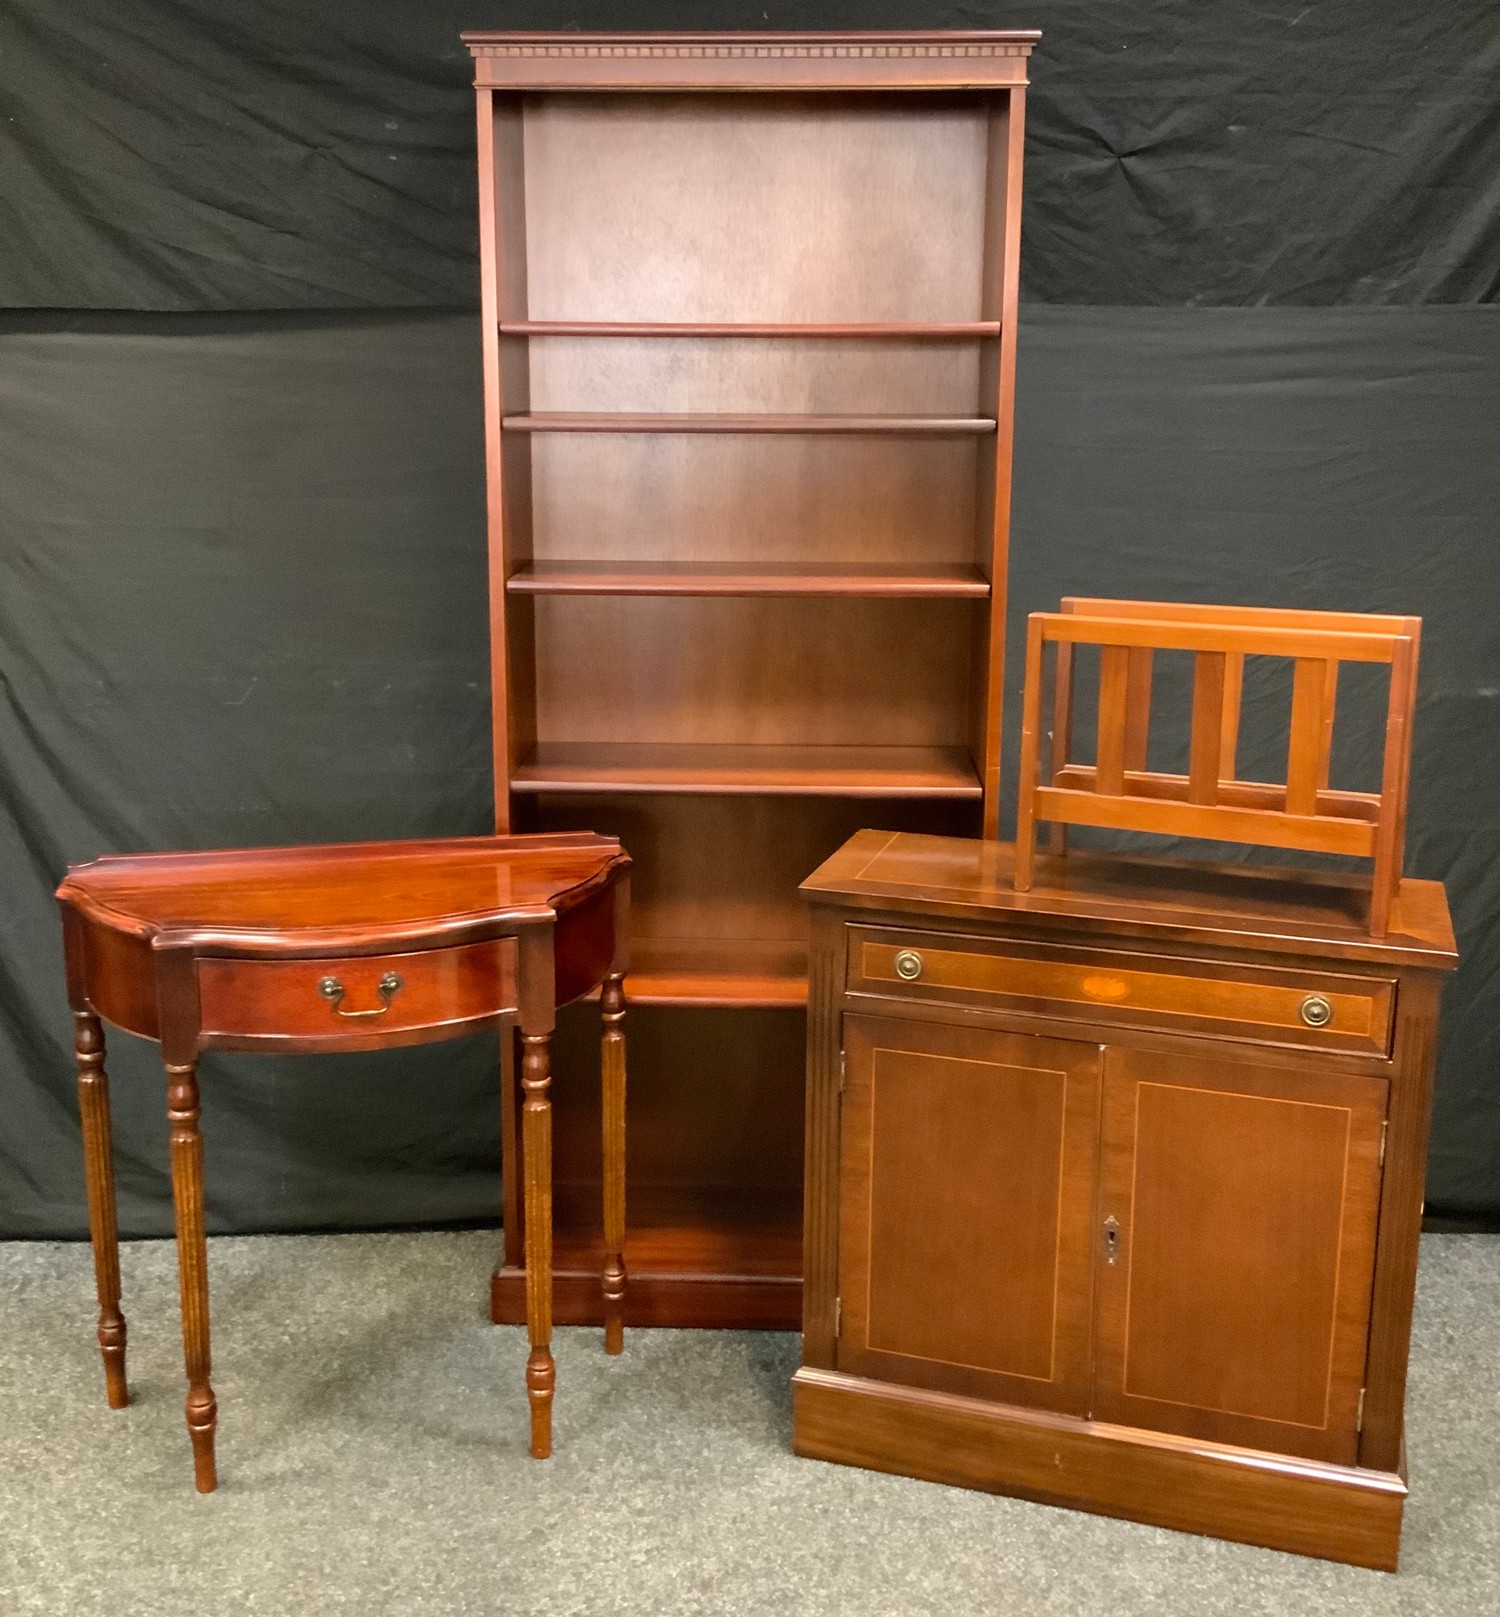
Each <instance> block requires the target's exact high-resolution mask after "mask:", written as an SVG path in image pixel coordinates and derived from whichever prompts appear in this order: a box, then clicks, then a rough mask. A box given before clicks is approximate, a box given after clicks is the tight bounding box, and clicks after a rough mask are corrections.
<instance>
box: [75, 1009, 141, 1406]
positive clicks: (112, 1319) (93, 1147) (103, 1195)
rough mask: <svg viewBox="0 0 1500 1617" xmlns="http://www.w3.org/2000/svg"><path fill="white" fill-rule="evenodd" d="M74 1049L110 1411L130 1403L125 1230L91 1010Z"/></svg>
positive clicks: (82, 1018) (82, 1016)
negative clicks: (123, 1296)
mask: <svg viewBox="0 0 1500 1617" xmlns="http://www.w3.org/2000/svg"><path fill="white" fill-rule="evenodd" d="M73 1051H74V1055H75V1057H76V1059H77V1064H78V1113H79V1118H80V1121H81V1123H82V1127H83V1168H84V1183H85V1186H86V1188H87V1192H88V1206H89V1239H90V1241H91V1243H92V1245H93V1249H94V1285H95V1289H96V1290H97V1292H98V1294H99V1332H98V1334H99V1352H100V1355H101V1356H102V1358H103V1360H104V1395H105V1398H106V1400H107V1401H108V1403H109V1407H110V1408H111V1409H124V1408H125V1406H126V1405H127V1404H128V1403H129V1402H130V1391H129V1387H128V1385H127V1383H126V1379H125V1339H126V1329H125V1316H124V1314H123V1313H121V1311H120V1231H119V1223H118V1215H117V1213H116V1204H115V1159H114V1144H113V1139H112V1131H111V1127H110V1109H109V1075H108V1074H107V1073H106V1072H105V1070H104V1030H103V1028H102V1027H100V1025H99V1018H98V1017H97V1016H94V1015H92V1014H91V1013H90V1012H88V1011H75V1012H74V1013H73Z"/></svg>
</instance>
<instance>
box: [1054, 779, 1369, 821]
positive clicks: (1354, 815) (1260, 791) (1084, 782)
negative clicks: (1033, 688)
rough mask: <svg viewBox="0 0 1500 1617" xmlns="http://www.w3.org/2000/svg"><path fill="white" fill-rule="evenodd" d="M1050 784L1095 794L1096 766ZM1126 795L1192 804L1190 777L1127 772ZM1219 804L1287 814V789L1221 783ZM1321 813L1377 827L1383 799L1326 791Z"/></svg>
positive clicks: (1253, 783)
mask: <svg viewBox="0 0 1500 1617" xmlns="http://www.w3.org/2000/svg"><path fill="white" fill-rule="evenodd" d="M1050 784H1051V785H1053V786H1061V787H1063V788H1064V789H1066V790H1068V791H1075V792H1092V791H1093V790H1094V770H1093V767H1092V765H1089V764H1069V765H1068V766H1067V767H1066V768H1065V769H1063V770H1062V771H1060V773H1059V774H1058V775H1057V777H1056V778H1055V779H1054V780H1053V781H1052V782H1051V783H1050ZM1125 795H1126V796H1127V797H1149V798H1154V799H1158V800H1160V801H1162V802H1167V803H1186V802H1188V801H1189V798H1188V778H1187V776H1186V775H1166V774H1155V773H1152V772H1151V771H1149V770H1141V771H1136V770H1131V769H1127V770H1126V771H1125ZM1219 802H1220V803H1225V804H1228V805H1229V806H1231V807H1233V808H1258V809H1274V810H1275V811H1276V812H1277V813H1278V814H1284V813H1285V812H1286V787H1285V786H1279V785H1277V784H1276V783H1275V782H1274V781H1254V780H1221V781H1220V782H1219ZM1317 812H1318V813H1319V814H1320V815H1321V814H1332V815H1334V816H1336V817H1338V818H1341V819H1345V820H1363V821H1364V822H1365V823H1366V824H1367V825H1374V824H1375V822H1376V820H1377V819H1379V817H1380V798H1379V797H1378V796H1377V795H1376V794H1375V793H1374V792H1335V791H1332V790H1329V791H1322V792H1319V793H1318V807H1317Z"/></svg>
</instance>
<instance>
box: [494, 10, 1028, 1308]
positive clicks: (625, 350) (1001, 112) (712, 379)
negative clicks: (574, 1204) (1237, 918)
mask: <svg viewBox="0 0 1500 1617" xmlns="http://www.w3.org/2000/svg"><path fill="white" fill-rule="evenodd" d="M464 37H465V40H466V42H467V43H468V45H469V47H470V50H471V51H472V52H473V55H474V57H475V86H476V93H477V107H478V155H479V182H480V183H479V226H480V263H481V281H480V284H481V292H482V319H481V325H480V330H481V337H482V342H483V360H484V389H485V455H486V479H487V495H488V544H489V564H490V576H491V580H492V595H491V606H490V623H491V641H492V713H493V724H494V757H495V776H496V804H495V812H496V822H497V825H498V826H499V827H500V828H501V829H507V830H510V829H514V830H532V829H538V830H550V829H565V828H592V829H595V830H598V831H601V832H607V833H610V834H613V835H617V836H619V837H620V838H621V840H622V841H623V843H624V845H625V846H626V848H627V849H629V850H630V852H631V854H632V857H633V858H634V860H635V868H634V872H633V879H632V906H633V907H632V912H631V913H632V953H633V959H632V966H631V970H630V973H629V975H628V977H627V982H626V993H627V998H628V1000H629V1001H630V1004H631V1010H630V1012H629V1015H628V1017H627V1023H628V1032H627V1037H628V1040H629V1047H630V1057H629V1063H630V1072H629V1084H630V1096H631V1099H630V1102H629V1104H630V1108H631V1122H630V1130H631V1135H630V1138H631V1161H630V1167H629V1174H630V1187H629V1191H628V1196H627V1201H628V1220H629V1223H630V1230H631V1233H630V1238H629V1239H630V1243H631V1252H632V1256H631V1258H630V1264H631V1275H632V1278H631V1289H630V1292H629V1298H630V1300H628V1301H627V1305H626V1306H627V1311H628V1312H630V1311H634V1312H633V1313H632V1317H634V1318H637V1319H639V1320H641V1321H643V1322H645V1321H649V1322H651V1323H655V1324H694V1325H718V1326H727V1327H732V1326H737V1325H747V1326H748V1325H757V1326H775V1327H778V1328H781V1329H795V1328H796V1327H797V1325H798V1323H799V1318H800V1315H799V1308H800V1255H799V1254H800V1239H799V1207H798V1196H797V1192H796V1190H795V1188H794V1187H795V1184H796V1182H797V1175H798V1174H799V1172H800V1168H801V1161H802V1149H801V1145H802V1141H801V1129H802V1104H803V1063H804V1051H805V1026H804V1021H803V1014H802V1012H803V1008H804V1007H805V1005H806V1002H807V949H806V942H805V933H806V916H805V912H804V910H803V907H802V904H801V900H800V898H799V896H798V892H797V887H798V883H799V882H801V881H802V880H803V878H804V877H805V876H806V875H807V874H808V872H809V871H811V870H812V869H814V868H815V867H816V866H817V865H818V864H819V863H820V862H821V861H822V860H824V859H825V858H827V856H828V855H829V854H830V853H832V852H833V851H834V849H835V848H837V847H838V846H840V845H841V844H842V842H843V841H845V840H846V839H847V837H849V836H850V835H851V834H852V833H853V832H854V831H856V830H858V829H861V828H866V827H868V828H877V829H886V828H888V829H891V830H896V829H901V830H910V831H926V832H937V833H941V834H946V835H974V834H976V833H981V832H982V833H984V834H987V835H994V834H995V833H996V829H997V826H998V815H999V785H1000V778H999V757H1000V744H999V742H1000V714H1001V706H1002V670H1003V665H1004V651H1005V642H1004V630H1005V587H1004V580H1005V563H1006V546H1007V537H1008V529H1009V507H1010V459H1011V417H1012V407H1013V398H1014V367H1015V340H1016V301H1017V285H1018V266H1019V240H1020V222H1021V156H1022V108H1023V104H1024V94H1025V91H1024V86H1025V83H1026V65H1027V64H1026V58H1027V56H1028V54H1029V52H1030V50H1031V48H1032V45H1033V44H1034V42H1035V39H1036V37H1037V36H1036V35H1035V34H1032V33H1025V32H1010V33H998V32H986V33H941V32H934V33H904V34H879V35H873V34H869V35H867V34H819V35H817V36H807V35H797V36H788V35H777V34H744V35H741V34H736V35H728V36H724V35H704V36H678V35H669V34H652V35H647V36H617V35H608V34H566V35H529V34H524V33H514V32H494V33H476V34H467V35H465V36H464ZM742 91H748V92H751V93H748V94H741V93H726V92H742ZM599 92H607V93H599ZM684 153H689V154H690V160H689V161H685V160H684ZM601 737H607V738H608V739H593V738H601ZM580 738H582V739H580ZM580 1014H581V1015H583V1016H584V1017H585V1018H587V1017H588V1016H589V1013H588V1011H587V1008H585V1009H584V1010H583V1011H582V1012H581V1013H580ZM563 1025H564V1024H563V1023H562V1022H560V1023H559V1029H560V1032H561V1030H562V1029H563ZM597 1043H598V1040H597V1030H596V1029H595V1028H593V1026H592V1023H591V1024H590V1036H589V1038H588V1039H580V1040H579V1041H578V1044H577V1049H576V1051H574V1052H571V1053H570V1052H569V1051H565V1050H560V1051H559V1055H558V1069H557V1070H558V1072H559V1078H560V1081H559V1082H558V1083H557V1084H556V1085H555V1088H554V1119H553V1130H554V1132H553V1141H554V1154H555V1158H556V1160H557V1162H558V1163H559V1164H560V1166H559V1170H558V1181H559V1184H560V1185H561V1184H564V1183H566V1182H568V1181H569V1180H570V1179H571V1180H574V1181H578V1182H581V1181H583V1180H586V1179H587V1178H588V1177H589V1175H590V1174H591V1173H594V1172H596V1170H595V1169H594V1168H591V1167H590V1166H589V1164H590V1161H591V1160H592V1159H591V1156H590V1153H597V1149H598V1144H597V1142H598V1139H599V1132H600V1125H599V1117H598V1095H597V1089H596V1088H595V1087H593V1086H594V1083H595V1080H594V1078H593V1077H591V1076H590V1075H589V1072H588V1071H587V1070H586V1071H585V1073H583V1074H582V1075H580V1076H581V1078H582V1081H581V1082H573V1083H569V1082H564V1081H561V1078H562V1074H563V1072H564V1068H565V1066H566V1065H567V1064H568V1061H569V1060H570V1059H571V1058H572V1056H575V1055H576V1058H577V1060H578V1061H579V1062H580V1063H582V1064H584V1065H585V1067H586V1068H587V1063H589V1062H591V1061H594V1060H596V1057H595V1056H594V1055H591V1054H590V1053H589V1052H590V1051H591V1050H594V1049H596V1047H597ZM507 1063H508V1064H507V1071H506V1075H505V1079H504V1087H503V1093H504V1107H505V1111H504V1114H503V1115H504V1124H505V1131H506V1132H505V1136H504V1137H505V1139H506V1141H508V1142H509V1143H508V1144H507V1145H506V1148H505V1149H506V1160H505V1183H506V1207H505V1217H506V1224H507V1228H508V1229H509V1230H514V1229H516V1228H517V1226H518V1224H519V1222H520V1219H521V1209H520V1207H519V1204H518V1202H517V1200H516V1193H515V1189H514V1187H515V1185H516V1183H517V1181H518V1177H519V1176H518V1174H517V1172H516V1166H517V1164H516V1150H517V1148H516V1144H515V1142H516V1140H517V1138H518V1128H517V1122H518V1119H519V1115H520V1095H519V1089H518V1085H517V1082H516V1076H515V1072H514V1064H513V1060H511V1057H510V1056H509V1055H508V1057H507ZM570 1076H571V1075H570ZM594 1198H595V1192H594V1191H592V1190H590V1191H589V1192H588V1194H587V1195H585V1196H584V1198H583V1201H582V1202H581V1203H580V1207H581V1208H583V1209H584V1210H583V1211H582V1212H581V1213H580V1222H579V1225H578V1229H577V1230H576V1231H574V1230H573V1229H572V1226H571V1222H570V1218H571V1215H570V1214H569V1213H568V1211H567V1209H566V1208H565V1207H560V1211H559V1224H558V1230H559V1233H558V1245H557V1270H558V1272H559V1275H560V1281H559V1292H558V1299H559V1300H558V1309H559V1313H558V1318H559V1319H563V1318H569V1319H579V1320H582V1319H584V1318H590V1317H593V1310H594V1309H595V1307H596V1304H595V1301H594V1299H595V1298H596V1297H597V1293H598V1286H597V1281H596V1280H595V1278H594V1277H593V1276H592V1275H591V1274H590V1273H589V1270H590V1268H591V1266H592V1265H593V1263H594V1262H595V1256H596V1245H597V1243H596V1241H595V1237H594V1235H593V1234H592V1233H591V1231H592V1223H591V1222H590V1221H591V1220H592V1218H593V1217H594V1214H593V1212H592V1211H591V1210H592V1208H593V1206H594ZM512 1256H514V1252H512ZM638 1283H639V1286H640V1289H639V1290H638V1289H637V1285H638ZM523 1295H524V1288H523V1278H522V1276H521V1274H520V1272H519V1270H518V1269H517V1267H516V1265H515V1264H514V1263H513V1262H508V1263H507V1265H506V1266H505V1267H504V1269H503V1270H502V1271H501V1273H500V1275H499V1276H497V1280H496V1286H495V1289H494V1292H493V1302H492V1308H493V1312H494V1317H495V1318H496V1319H497V1320H507V1321H514V1320H517V1319H519V1318H521V1317H523V1315H522V1313H521V1304H522V1299H523Z"/></svg>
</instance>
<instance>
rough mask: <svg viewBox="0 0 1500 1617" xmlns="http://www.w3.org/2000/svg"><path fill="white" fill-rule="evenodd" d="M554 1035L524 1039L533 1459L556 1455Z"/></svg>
mask: <svg viewBox="0 0 1500 1617" xmlns="http://www.w3.org/2000/svg"><path fill="white" fill-rule="evenodd" d="M551 1037H552V1036H551V1034H550V1033H524V1032H523V1033H522V1035H521V1044H522V1048H523V1052H524V1053H523V1055H522V1058H521V1092H522V1096H523V1100H522V1105H521V1129H522V1136H523V1140H524V1144H523V1148H522V1149H523V1152H524V1159H523V1163H524V1171H525V1193H526V1334H527V1339H528V1340H529V1342H530V1343H531V1352H530V1353H529V1355H528V1356H527V1359H526V1397H527V1400H528V1402H529V1403H530V1405H531V1457H532V1459H534V1460H545V1459H547V1458H548V1457H549V1456H550V1455H551V1453H552V1395H553V1389H554V1387H555V1385H556V1381H557V1369H556V1366H555V1365H554V1364H553V1361H552V1107H551V1103H550V1101H549V1099H548V1095H547V1091H548V1089H549V1087H550V1086H551V1082H552V1069H551V1065H550V1061H549V1046H550V1044H551Z"/></svg>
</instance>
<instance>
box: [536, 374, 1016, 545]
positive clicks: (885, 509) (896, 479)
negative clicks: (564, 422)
mask: <svg viewBox="0 0 1500 1617" xmlns="http://www.w3.org/2000/svg"><path fill="white" fill-rule="evenodd" d="M534 346H537V347H540V346H542V345H541V344H535V345H534ZM819 346H821V345H819ZM987 442H988V440H983V439H981V440H977V441H976V440H975V439H973V438H923V439H915V438H905V439H902V440H900V441H899V443H898V444H895V445H894V446H893V444H892V441H891V440H890V439H886V438H815V437H780V436H775V437H772V436H765V437H749V436H744V437H710V436H705V435H696V436H687V435H684V436H682V437H674V436H670V435H665V434H661V435H654V436H647V435H641V436H632V435H628V434H622V435H615V434H604V435H593V434H562V433H559V434H556V435H537V436H536V437H534V438H533V440H532V460H531V490H532V504H531V540H532V554H533V555H535V556H536V557H537V558H538V559H539V560H540V559H547V560H561V559H583V560H587V559H593V558H597V559H601V560H622V561H654V560H670V561H683V562H687V561H745V560H748V559H752V558H753V559H754V560H756V561H758V562H762V563H768V562H777V561H791V562H811V561H890V562H897V561H899V562H908V563H918V562H924V561H937V562H963V561H971V560H973V559H974V555H975V533H976V515H975V511H976V494H977V489H978V484H979V476H978V465H977V462H978V456H979V455H980V454H981V453H982V452H983V451H981V450H980V449H979V448H978V447H977V444H987Z"/></svg>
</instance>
